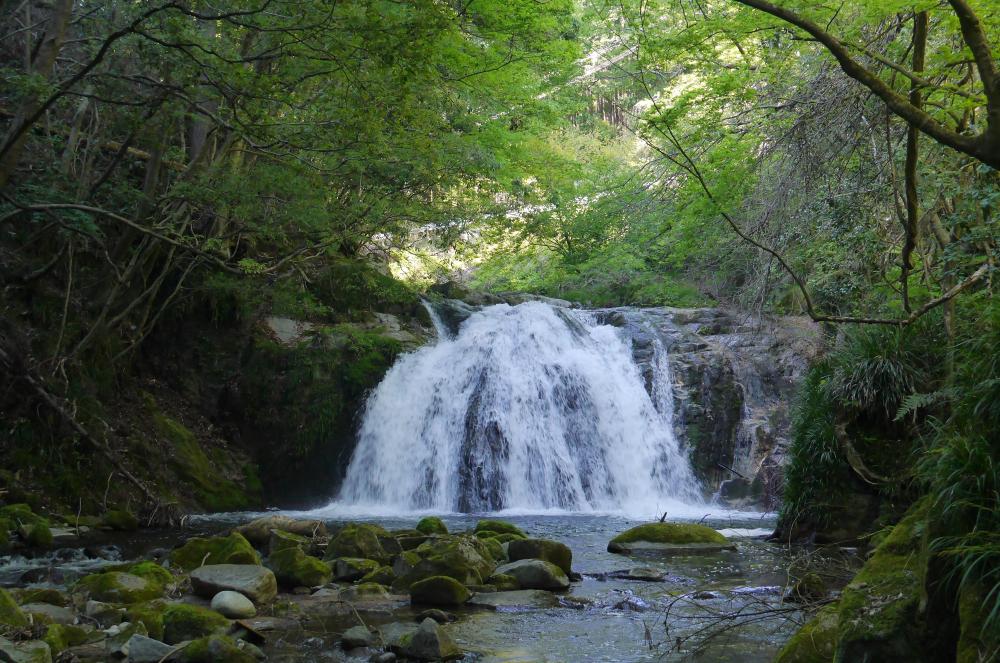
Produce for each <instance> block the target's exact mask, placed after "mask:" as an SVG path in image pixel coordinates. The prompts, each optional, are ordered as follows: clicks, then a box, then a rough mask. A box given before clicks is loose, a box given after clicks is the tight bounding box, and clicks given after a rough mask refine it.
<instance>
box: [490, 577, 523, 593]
mask: <svg viewBox="0 0 1000 663" xmlns="http://www.w3.org/2000/svg"><path fill="white" fill-rule="evenodd" d="M486 582H487V583H488V584H490V585H493V586H494V587H496V590H497V591H498V592H513V591H516V590H518V589H521V585H520V584H519V583H518V582H517V578H515V577H514V576H511V575H507V574H506V573H494V574H493V575H491V576H490V577H489V578H487V579H486Z"/></svg>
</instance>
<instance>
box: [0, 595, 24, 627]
mask: <svg viewBox="0 0 1000 663" xmlns="http://www.w3.org/2000/svg"><path fill="white" fill-rule="evenodd" d="M0 624H3V625H4V626H13V627H14V628H22V627H24V626H27V625H28V617H27V615H25V614H24V612H22V611H21V608H19V607H18V605H17V603H16V602H15V601H14V597H13V596H11V595H10V592H8V591H7V590H6V589H4V588H3V587H0Z"/></svg>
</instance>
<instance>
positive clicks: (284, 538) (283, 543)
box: [268, 529, 312, 555]
mask: <svg viewBox="0 0 1000 663" xmlns="http://www.w3.org/2000/svg"><path fill="white" fill-rule="evenodd" d="M311 543H312V542H311V541H310V540H309V539H307V538H306V537H304V536H299V535H298V534H292V533H291V532H283V531H281V530H277V529H275V530H271V537H270V539H269V542H268V551H269V552H270V553H271V554H272V555H273V554H274V553H276V552H278V551H280V550H285V549H287V548H298V549H300V550H308V548H309V546H310V545H311Z"/></svg>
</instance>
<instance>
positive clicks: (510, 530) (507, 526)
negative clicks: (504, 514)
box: [475, 520, 526, 537]
mask: <svg viewBox="0 0 1000 663" xmlns="http://www.w3.org/2000/svg"><path fill="white" fill-rule="evenodd" d="M475 532H476V534H478V533H480V532H496V533H497V534H517V535H519V536H522V537H526V535H525V533H524V532H523V531H521V528H520V527H518V526H517V525H514V524H512V523H508V522H506V521H504V520H480V521H479V522H478V523H476V529H475Z"/></svg>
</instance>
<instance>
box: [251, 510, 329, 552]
mask: <svg viewBox="0 0 1000 663" xmlns="http://www.w3.org/2000/svg"><path fill="white" fill-rule="evenodd" d="M271 530H279V531H282V532H287V533H289V534H295V535H297V536H302V537H305V538H307V539H312V538H314V537H317V536H323V537H325V536H326V525H325V524H324V523H323V521H321V520H302V519H297V518H289V517H288V516H281V515H272V516H264V517H263V518H257V519H255V520H252V521H250V522H249V523H247V524H245V525H240V526H239V527H237V528H236V529H235V530H234V531H236V532H239V533H240V534H242V535H243V536H244V537H246V539H247V541H249V542H250V543H252V544H254V545H256V546H263V545H264V544H265V543H268V541H270V539H271Z"/></svg>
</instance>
